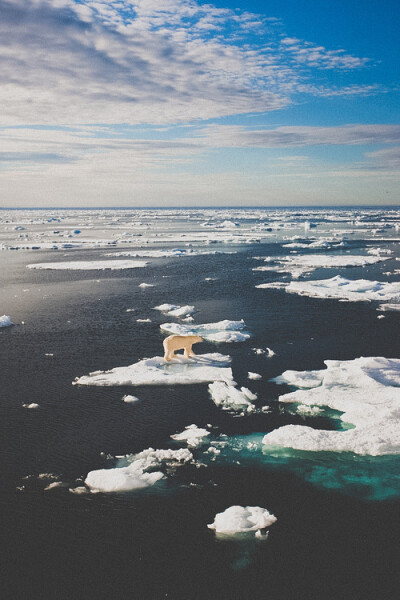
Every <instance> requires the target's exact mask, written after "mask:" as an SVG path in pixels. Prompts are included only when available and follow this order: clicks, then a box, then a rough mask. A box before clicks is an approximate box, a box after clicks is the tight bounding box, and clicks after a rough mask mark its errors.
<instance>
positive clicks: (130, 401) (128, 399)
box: [122, 394, 140, 404]
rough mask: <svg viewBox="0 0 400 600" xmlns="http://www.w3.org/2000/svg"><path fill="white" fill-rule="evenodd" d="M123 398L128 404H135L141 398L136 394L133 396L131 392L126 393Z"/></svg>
mask: <svg viewBox="0 0 400 600" xmlns="http://www.w3.org/2000/svg"><path fill="white" fill-rule="evenodd" d="M122 400H123V401H124V402H126V403H127V404H135V403H136V402H140V399H139V398H137V397H136V396H131V395H130V394H126V395H125V396H124V397H123V398H122Z"/></svg>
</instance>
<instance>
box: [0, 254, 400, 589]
mask: <svg viewBox="0 0 400 600" xmlns="http://www.w3.org/2000/svg"><path fill="white" fill-rule="evenodd" d="M361 246H362V244H361ZM390 247H391V248H393V245H391V246H390ZM236 249H237V248H236ZM277 251H281V250H280V249H279V248H278V249H277V244H272V243H271V244H257V245H256V246H255V247H252V246H249V245H246V246H242V247H240V248H238V253H237V254H231V255H229V254H228V255H224V254H221V255H213V256H193V257H182V258H178V259H157V260H152V262H151V265H150V267H149V268H146V272H144V270H143V271H141V270H128V271H113V272H109V271H97V272H94V273H93V272H72V271H59V272H58V271H31V270H28V269H26V264H27V263H28V262H34V260H35V261H37V262H39V260H40V262H46V261H51V260H60V258H59V255H57V257H56V258H55V255H54V253H51V252H44V251H41V252H40V255H39V256H40V258H39V259H38V254H35V255H34V257H33V255H32V253H22V252H21V253H11V252H7V253H6V252H3V253H1V254H0V261H1V270H0V272H1V278H2V281H1V284H2V298H3V304H2V307H1V310H2V311H3V312H4V313H5V314H12V317H13V321H14V322H15V323H16V325H15V326H13V327H10V328H3V329H0V353H1V369H0V390H1V403H0V413H1V418H0V427H1V445H2V461H1V465H0V469H1V484H2V494H1V511H0V515H1V526H2V534H1V548H2V566H1V586H2V594H1V597H2V598H7V599H8V598H9V599H19V598H30V599H36V598H38V599H39V598H40V599H42V598H43V599H46V600H47V599H53V598H54V599H56V598H64V597H65V598H73V599H79V600H80V599H81V598H82V599H83V598H85V599H87V598H99V599H102V598H104V599H106V598H107V599H111V598H117V599H123V600H125V599H130V600H158V599H160V600H161V599H163V598H168V599H170V600H197V599H199V600H200V599H202V600H203V599H204V600H225V599H228V598H229V599H235V600H236V599H237V600H247V599H249V600H250V599H254V600H261V599H263V600H264V599H265V600H303V599H304V600H314V599H315V600H317V599H318V600H319V599H321V600H358V599H359V600H367V599H371V600H372V599H374V600H394V599H395V598H397V597H398V590H399V587H398V585H399V580H398V559H399V554H398V547H399V545H398V540H399V538H400V519H399V516H400V514H399V512H400V511H399V501H398V500H399V497H398V495H397V493H398V491H399V487H398V485H397V484H396V482H395V481H394V480H395V477H396V467H397V468H398V463H397V465H396V463H395V462H394V458H393V457H389V458H387V457H381V458H379V457H378V458H376V459H373V458H371V457H370V458H369V459H363V458H360V457H358V458H357V457H353V459H352V462H350V463H349V460H351V459H350V458H346V459H344V460H343V463H345V465H344V466H343V468H342V466H341V464H339V463H340V462H341V460H340V459H338V458H337V457H336V458H335V459H333V458H332V457H331V459H327V461H326V462H324V457H315V458H314V459H313V458H312V457H311V458H309V453H305V454H307V455H308V456H307V457H301V456H295V455H294V454H293V455H291V456H290V457H289V458H287V457H286V458H285V457H283V458H282V457H281V458H277V459H276V460H275V459H271V458H270V457H267V458H265V459H263V458H262V457H260V459H259V460H258V459H254V458H249V457H248V458H247V459H246V456H245V455H243V461H242V462H241V461H239V462H240V464H237V462H236V461H235V460H234V459H232V456H231V455H229V452H228V453H226V456H221V459H220V460H216V461H214V462H213V461H209V463H208V464H207V466H203V467H198V466H195V465H188V466H185V467H181V468H180V469H178V470H177V471H176V473H175V474H173V475H172V476H171V477H168V479H167V480H166V481H165V482H164V483H163V485H162V486H159V487H157V486H156V487H155V489H153V488H150V489H148V490H145V491H141V492H135V493H125V494H84V495H80V496H78V495H74V494H71V493H70V492H69V491H68V485H72V484H73V482H75V480H76V479H77V478H85V476H86V475H87V473H88V472H89V471H92V470H94V469H100V468H105V467H107V466H109V465H110V464H112V462H110V461H108V460H107V459H106V455H111V456H113V457H114V456H117V455H124V454H132V453H136V452H139V451H141V450H143V449H145V448H148V447H152V448H168V447H171V440H170V436H171V435H172V434H174V433H176V432H179V431H182V429H184V427H185V426H187V425H190V424H192V423H195V424H197V425H198V426H199V427H202V426H205V425H206V424H212V425H213V427H214V431H215V432H218V434H221V433H224V434H227V435H228V436H229V438H230V439H234V440H240V439H243V436H246V437H245V438H244V439H246V440H247V439H251V438H252V436H253V437H254V436H255V437H256V438H257V436H258V437H259V436H260V435H261V434H264V433H266V432H268V431H272V430H273V429H275V428H276V427H278V426H281V425H284V424H288V423H301V424H304V423H305V424H309V425H312V426H314V427H318V428H324V429H333V428H337V427H340V425H339V424H338V421H335V420H334V419H332V418H328V416H321V417H318V418H315V417H314V418H306V419H304V418H301V417H300V416H299V415H296V414H294V413H293V412H292V413H291V412H290V411H289V410H284V411H282V410H281V409H280V407H279V406H278V402H277V397H278V395H279V394H281V393H283V392H284V391H286V390H287V388H284V387H282V386H278V385H277V384H274V383H271V382H269V381H268V380H269V379H270V378H272V377H275V376H277V375H279V374H281V373H282V372H283V371H284V370H286V369H295V370H311V369H322V368H324V363H323V361H324V360H325V359H340V360H350V359H353V358H358V357H360V356H386V357H394V358H400V343H399V335H398V333H399V321H400V313H398V312H397V313H396V312H387V313H385V319H382V320H377V318H376V316H377V313H376V311H375V310H373V309H372V308H371V306H370V305H369V304H368V303H340V302H337V301H335V300H318V299H312V298H306V297H298V296H294V295H290V294H286V293H285V292H284V291H282V290H269V291H268V293H266V290H260V289H256V288H255V285H256V284H257V283H262V282H265V281H274V280H280V279H281V278H282V276H281V275H279V274H276V273H262V272H253V271H252V270H251V268H252V267H254V266H256V265H255V264H254V261H252V260H251V257H253V256H256V255H258V256H268V255H273V254H274V253H276V252H277ZM103 254H104V252H103V251H100V250H90V251H89V250H86V251H85V252H83V251H80V250H75V251H73V252H72V253H70V254H69V258H68V260H79V259H85V260H89V259H95V258H99V259H100V258H101V257H102V255H103ZM33 258H34V260H33ZM397 264H399V263H397ZM382 270H384V269H383V268H382V265H373V266H370V267H365V268H363V269H357V268H353V269H351V271H350V270H349V269H347V270H346V277H351V278H353V279H356V278H360V277H364V278H365V277H367V278H369V279H374V278H376V279H379V278H380V279H382V278H383V279H384V276H383V275H382ZM340 272H341V273H344V270H341V271H340ZM319 276H321V277H327V276H331V273H330V272H329V274H328V272H327V271H326V270H325V271H324V270H320V271H317V272H315V273H313V278H315V279H317V278H319ZM205 277H216V278H217V279H216V280H215V281H210V282H205V281H204V279H205ZM142 281H146V282H148V283H154V284H156V285H155V286H154V287H152V288H146V289H140V288H138V284H139V283H140V282H142ZM23 290H29V291H26V292H24V291H23ZM163 302H172V303H175V302H176V303H178V304H179V303H182V304H193V305H195V306H196V309H197V310H198V311H199V312H198V313H196V314H195V321H196V322H198V323H201V322H212V321H219V320H222V319H232V320H238V319H244V321H245V323H246V325H247V328H248V330H249V331H250V332H251V333H252V338H251V339H250V340H248V341H246V342H243V343H238V344H219V345H218V346H217V348H216V346H215V345H214V344H211V343H206V342H205V343H202V344H200V345H199V346H198V347H197V348H198V350H197V351H198V352H199V353H203V352H214V351H218V352H221V353H222V354H229V355H230V356H232V369H233V373H234V378H235V380H236V381H237V382H238V383H239V384H240V385H246V386H248V387H250V388H251V389H252V390H253V391H256V392H257V393H258V398H259V404H260V405H262V404H269V405H270V406H271V412H270V413H265V414H263V413H257V414H254V415H250V416H248V417H245V418H234V417H233V416H232V415H231V414H229V413H227V412H225V411H222V410H220V409H219V408H217V407H216V406H215V405H214V403H213V402H212V401H211V399H210V397H209V394H208V391H207V384H203V385H200V384H197V385H190V386H186V385H181V386H179V385H177V386H142V387H139V388H131V387H84V386H73V385H72V381H73V380H74V379H75V377H78V376H81V375H86V374H88V373H89V372H91V371H95V370H99V369H100V370H106V369H110V368H113V367H116V366H122V365H129V364H132V363H134V362H136V361H137V360H140V359H141V358H143V357H151V356H154V355H157V354H158V355H160V353H161V351H162V350H161V348H162V340H163V337H164V336H163V335H162V333H161V332H160V329H159V325H160V324H161V323H163V322H165V321H166V320H168V319H166V317H165V315H162V314H160V313H159V312H157V311H154V310H152V307H154V306H156V305H158V304H161V303H163ZM127 308H134V309H135V312H126V309H127ZM138 318H151V319H152V322H151V323H137V322H136V319H138ZM22 321H24V324H22ZM265 346H269V347H270V348H273V349H274V351H275V352H276V356H274V357H273V358H271V359H268V358H266V357H265V356H262V355H261V356H257V355H255V354H254V352H252V348H254V347H265ZM48 355H51V356H48ZM248 371H253V372H257V373H260V374H261V375H263V378H262V379H261V380H260V381H251V382H249V380H248V379H247V373H248ZM128 393H131V394H134V395H137V396H138V397H139V398H140V400H141V401H140V402H139V403H137V404H135V405H129V404H125V403H123V402H122V401H121V398H122V396H123V395H124V394H128ZM32 402H35V403H38V404H39V405H40V408H39V409H37V410H27V409H24V408H22V404H23V403H32ZM247 436H249V437H247ZM199 452H200V451H199ZM195 454H196V451H195ZM311 454H314V453H311ZM316 454H318V453H316ZM203 458H204V457H203ZM302 458H303V459H304V460H302ZM338 460H339V463H335V461H338ZM335 465H336V466H335ZM395 465H396V466H395ZM336 467H337V469H336ZM318 469H319V470H318ZM329 469H331V471H330V472H329ZM332 469H333V471H332ZM335 469H336V471H335ZM350 471H353V473H356V474H357V475H359V476H360V477H361V478H363V481H361V482H358V483H357V482H356V483H354V482H353V483H351V482H350V476H349V472H350ZM43 473H51V474H56V475H57V476H58V477H59V479H60V480H61V481H63V482H66V483H67V484H68V485H67V487H64V488H63V487H60V488H57V489H53V490H50V491H46V492H45V491H44V487H45V484H47V483H48V480H44V479H40V478H38V475H39V474H43ZM332 473H333V475H332ZM397 473H398V471H397ZM335 474H336V475H337V474H338V476H337V477H336V475H335ZM27 476H28V479H26V477H27ZM379 476H381V480H379ZM346 477H347V479H346ZM338 481H339V483H338ZM391 485H392V487H393V486H394V491H393V490H392V492H389V493H387V494H386V493H385V490H386V491H387V489H388V488H390V486H391ZM396 485H397V487H396ZM18 488H23V489H18ZM377 488H379V489H378V491H377ZM396 490H397V493H396ZM234 504H238V505H243V506H262V507H266V508H268V510H269V511H270V512H272V513H273V514H274V515H275V516H276V517H277V519H278V520H277V523H276V524H274V525H273V526H272V527H271V528H270V533H269V536H268V539H267V540H265V541H256V540H249V539H248V538H246V539H239V540H236V541H234V540H232V539H225V540H224V539H216V537H215V535H214V533H213V532H212V531H210V530H209V529H207V527H206V524H207V523H211V522H212V521H213V519H214V516H215V514H216V513H218V512H221V511H223V510H225V508H227V507H228V506H231V505H234Z"/></svg>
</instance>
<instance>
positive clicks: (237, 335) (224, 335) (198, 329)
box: [160, 320, 250, 342]
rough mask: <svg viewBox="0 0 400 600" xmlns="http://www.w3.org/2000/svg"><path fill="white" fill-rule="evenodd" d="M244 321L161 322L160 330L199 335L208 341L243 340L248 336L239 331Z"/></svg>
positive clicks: (176, 333) (177, 333)
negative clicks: (184, 323)
mask: <svg viewBox="0 0 400 600" xmlns="http://www.w3.org/2000/svg"><path fill="white" fill-rule="evenodd" d="M244 327H245V324H244V321H229V320H225V321H219V322H217V323H202V324H201V325H182V324H178V323H163V324H162V325H160V328H161V330H162V331H166V332H168V333H170V334H175V335H200V336H201V337H202V338H203V339H204V340H207V341H208V342H244V341H245V340H247V339H248V338H249V337H250V334H249V333H245V332H243V331H241V330H242V329H243V328H244Z"/></svg>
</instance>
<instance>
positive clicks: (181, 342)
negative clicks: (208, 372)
mask: <svg viewBox="0 0 400 600" xmlns="http://www.w3.org/2000/svg"><path fill="white" fill-rule="evenodd" d="M203 341H204V340H203V338H202V337H200V336H199V335H169V336H168V337H166V338H165V340H164V341H163V347H164V358H165V360H167V361H170V360H171V358H174V356H175V350H184V352H183V355H184V357H185V358H191V357H192V356H195V353H194V352H193V350H192V345H193V344H197V343H198V342H203Z"/></svg>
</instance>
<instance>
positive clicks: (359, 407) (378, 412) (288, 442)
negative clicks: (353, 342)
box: [263, 357, 400, 456]
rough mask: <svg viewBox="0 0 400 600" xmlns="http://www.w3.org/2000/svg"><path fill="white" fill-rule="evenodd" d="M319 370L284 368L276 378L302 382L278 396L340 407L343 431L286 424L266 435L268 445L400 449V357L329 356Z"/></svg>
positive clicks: (365, 450) (368, 450)
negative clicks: (296, 388)
mask: <svg viewBox="0 0 400 600" xmlns="http://www.w3.org/2000/svg"><path fill="white" fill-rule="evenodd" d="M325 364H326V367H327V368H326V369H323V370H321V371H303V372H296V371H285V372H284V373H283V374H282V375H281V376H280V377H278V378H276V379H275V381H277V382H278V383H287V384H288V385H292V386H295V387H302V388H304V389H299V390H297V391H294V392H291V393H289V394H285V395H283V396H280V397H279V401H280V402H295V403H299V404H300V405H303V406H304V405H305V406H309V407H315V406H317V407H318V406H327V407H329V408H331V409H334V410H337V411H340V412H341V413H343V414H342V415H341V417H340V418H341V420H342V421H343V422H344V423H351V424H352V425H354V427H353V428H352V429H347V430H345V431H326V430H319V429H312V428H311V427H305V426H302V425H285V426H284V427H280V428H279V429H275V430H274V431H272V432H271V433H268V434H267V435H265V436H264V438H263V444H264V445H266V446H283V447H286V448H293V449H296V450H314V451H315V450H322V451H337V452H341V451H348V452H354V453H355V454H370V455H372V456H377V455H383V454H399V453H400V436H399V431H400V359H396V358H381V357H377V358H363V357H362V358H357V359H354V360H348V361H339V360H326V361H325Z"/></svg>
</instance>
